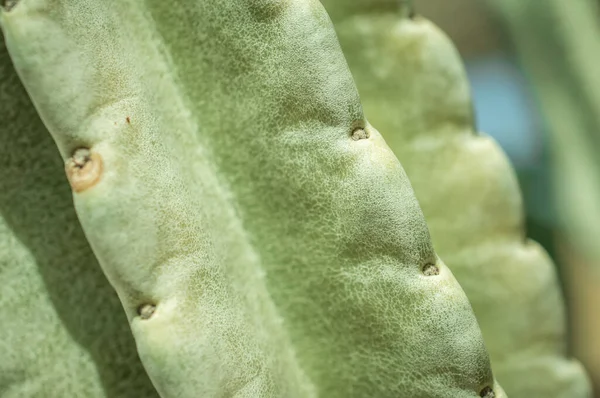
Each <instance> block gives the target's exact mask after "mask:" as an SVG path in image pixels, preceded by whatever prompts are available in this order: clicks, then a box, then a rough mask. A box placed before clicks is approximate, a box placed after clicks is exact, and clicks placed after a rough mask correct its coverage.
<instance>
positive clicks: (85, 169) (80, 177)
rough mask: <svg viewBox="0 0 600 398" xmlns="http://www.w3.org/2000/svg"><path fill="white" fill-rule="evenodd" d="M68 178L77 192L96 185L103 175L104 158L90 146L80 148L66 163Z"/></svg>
mask: <svg viewBox="0 0 600 398" xmlns="http://www.w3.org/2000/svg"><path fill="white" fill-rule="evenodd" d="M65 171H66V173H67V178H68V179H69V183H70V184H71V188H73V191H75V192H81V191H85V190H86V189H88V188H90V187H92V186H94V185H95V184H96V183H97V182H98V181H99V180H100V176H101V175H102V158H101V157H100V155H99V154H97V153H94V152H92V151H90V149H88V148H79V149H76V150H75V152H73V156H71V158H70V159H69V160H67V162H66V164H65Z"/></svg>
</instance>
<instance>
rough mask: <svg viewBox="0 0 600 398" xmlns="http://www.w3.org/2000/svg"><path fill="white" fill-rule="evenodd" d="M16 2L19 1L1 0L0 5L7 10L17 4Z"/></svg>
mask: <svg viewBox="0 0 600 398" xmlns="http://www.w3.org/2000/svg"><path fill="white" fill-rule="evenodd" d="M18 2H19V0H1V1H0V5H1V6H2V8H3V9H4V11H6V12H8V11H10V10H12V9H13V8H14V7H15V6H16V5H17V3H18Z"/></svg>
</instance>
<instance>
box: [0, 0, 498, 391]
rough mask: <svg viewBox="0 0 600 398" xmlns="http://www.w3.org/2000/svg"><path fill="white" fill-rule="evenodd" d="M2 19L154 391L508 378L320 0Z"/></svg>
mask: <svg viewBox="0 0 600 398" xmlns="http://www.w3.org/2000/svg"><path fill="white" fill-rule="evenodd" d="M1 22H2V28H3V30H4V33H5V35H6V40H7V45H8V48H9V52H10V53H11V56H12V59H13V61H14V63H15V66H16V69H17V71H18V73H19V74H20V76H21V78H22V80H23V82H24V84H25V86H26V88H27V90H28V92H29V94H30V95H31V97H32V99H33V102H34V103H35V105H36V108H37V109H38V111H39V113H40V115H41V117H42V119H43V120H44V123H45V125H46V126H47V128H48V129H49V131H50V133H51V134H52V136H53V138H54V140H55V141H56V143H57V145H58V147H59V150H60V152H61V154H62V156H63V158H64V160H65V162H66V170H67V175H68V176H69V177H70V182H71V185H72V188H73V196H74V201H75V207H76V210H77V214H78V217H79V219H80V221H81V223H82V226H83V229H84V231H85V234H86V236H87V238H88V240H89V242H90V244H91V246H92V248H93V250H94V253H95V254H96V256H97V257H98V259H99V262H100V265H101V266H102V269H103V270H104V272H105V274H106V275H107V277H108V279H109V281H110V282H111V283H112V285H113V286H114V288H115V289H116V291H117V293H118V295H119V297H120V299H121V302H122V304H123V307H124V308H125V311H126V313H127V316H128V319H129V321H130V324H131V328H132V331H133V334H134V337H135V340H136V344H137V348H138V351H139V354H140V358H141V360H142V362H143V364H144V366H145V368H146V369H147V371H148V374H149V376H150V378H151V379H152V381H153V383H154V384H155V386H156V387H157V389H158V391H159V393H160V394H161V396H163V397H165V398H171V397H178V398H188V397H198V396H202V397H224V396H227V397H286V398H293V397H313V396H319V397H327V398H336V397H340V398H342V397H343V398H353V397H356V398H363V397H367V396H370V397H411V398H438V397H439V398H442V397H444V398H445V397H457V398H462V397H465V398H467V397H473V398H476V397H486V398H490V397H504V396H505V395H504V393H503V391H502V389H501V388H500V387H499V386H498V385H497V383H496V382H495V381H494V379H493V376H492V373H491V370H490V366H489V359H488V356H487V353H486V351H485V347H484V344H483V340H482V337H481V332H480V330H479V327H478V325H477V322H476V320H475V317H474V314H473V312H472V309H471V307H470V305H469V302H468V300H467V298H466V296H465V295H464V292H463V291H462V289H461V288H460V286H459V285H458V283H457V282H456V280H455V279H454V277H453V276H452V274H451V272H450V271H449V269H448V268H447V267H446V266H445V265H444V264H443V262H441V261H440V260H439V259H438V257H437V256H436V254H435V252H434V250H433V247H432V244H431V241H430V238H429V232H428V230H427V226H426V224H425V220H424V217H423V215H422V213H421V210H420V208H419V206H418V203H417V200H416V198H415V197H414V194H413V191H412V188H411V187H410V184H409V182H408V179H407V177H406V175H405V173H404V171H403V169H402V168H401V166H400V164H399V162H398V160H397V159H396V157H395V156H394V154H393V153H392V151H391V150H390V149H389V148H388V146H387V145H386V144H385V142H384V141H383V139H382V137H381V135H380V134H379V133H378V132H377V131H376V130H375V129H374V128H373V127H372V126H371V125H370V124H368V123H367V121H366V120H365V117H364V115H363V111H362V107H361V104H360V102H359V99H358V94H357V91H356V88H355V86H354V83H353V81H352V77H351V75H350V72H349V71H348V68H347V65H346V61H345V59H344V57H343V54H342V52H341V49H340V47H339V44H338V41H337V38H336V36H335V32H334V30H333V26H332V25H331V22H330V20H329V18H328V16H327V14H326V13H325V11H324V9H323V8H322V6H321V4H320V3H319V2H318V1H316V0H287V1H274V0H231V1H221V0H196V1H192V0H189V1H182V2H165V1H158V0H147V1H144V2H140V1H137V0H120V1H118V2H117V1H106V2H98V1H96V0H77V1H73V0H71V1H66V0H53V1H48V0H22V1H21V2H20V3H19V4H17V6H15V7H14V8H13V9H12V10H11V11H10V12H4V13H3V14H2V16H1Z"/></svg>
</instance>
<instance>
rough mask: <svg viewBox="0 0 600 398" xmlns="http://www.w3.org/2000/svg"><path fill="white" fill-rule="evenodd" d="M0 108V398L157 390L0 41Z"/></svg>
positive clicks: (94, 397) (92, 397) (90, 397)
mask: <svg viewBox="0 0 600 398" xmlns="http://www.w3.org/2000/svg"><path fill="white" fill-rule="evenodd" d="M0 104H2V121H1V122H0V141H1V143H0V280H1V281H2V287H1V288H0V358H1V360H0V397H2V398H23V397H26V398H33V397H36V398H65V397H86V398H102V397H114V398H131V397H144V398H145V397H148V398H150V397H153V396H156V392H155V390H154V388H153V387H152V384H151V383H150V380H148V377H147V375H146V372H145V371H144V369H143V368H142V365H141V363H140V361H139V359H138V357H137V353H136V351H135V346H134V345H133V339H132V337H131V332H130V331H129V328H128V326H127V323H126V318H125V316H124V314H123V312H122V310H121V305H120V303H119V300H118V297H117V296H116V294H115V293H114V290H113V289H112V288H111V287H110V285H109V284H108V282H107V281H106V278H105V277H104V275H103V274H102V271H101V270H100V267H99V266H98V263H97V261H96V259H95V257H94V255H93V253H92V251H91V249H90V248H89V245H88V243H87V241H86V239H85V237H84V235H83V232H82V231H81V228H80V227H79V223H78V222H77V217H76V215H75V210H74V209H73V205H72V202H71V194H70V190H69V187H68V185H67V182H66V178H65V176H64V173H63V172H62V170H61V169H62V161H61V159H60V155H59V154H58V152H57V150H56V145H55V144H54V142H52V139H51V137H50V135H49V134H48V131H47V130H46V128H45V127H44V126H43V124H42V122H41V121H40V119H39V117H38V116H37V114H36V112H35V109H34V108H33V105H32V104H31V101H30V100H29V97H28V96H27V94H26V93H25V90H24V89H23V87H22V85H21V82H20V81H19V78H18V76H17V74H16V73H15V71H14V70H13V68H12V65H11V62H10V59H9V57H8V53H7V52H6V48H5V47H4V43H3V41H2V42H0Z"/></svg>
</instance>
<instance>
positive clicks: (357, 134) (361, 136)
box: [352, 128, 369, 141]
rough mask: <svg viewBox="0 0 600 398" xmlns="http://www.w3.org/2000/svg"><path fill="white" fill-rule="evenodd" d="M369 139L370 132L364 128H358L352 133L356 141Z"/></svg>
mask: <svg viewBox="0 0 600 398" xmlns="http://www.w3.org/2000/svg"><path fill="white" fill-rule="evenodd" d="M367 138H369V132H368V131H367V130H365V129H363V128H358V129H356V130H354V131H353V132H352V139H353V140H354V141H358V140H366V139H367Z"/></svg>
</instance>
